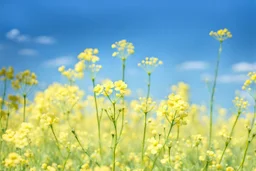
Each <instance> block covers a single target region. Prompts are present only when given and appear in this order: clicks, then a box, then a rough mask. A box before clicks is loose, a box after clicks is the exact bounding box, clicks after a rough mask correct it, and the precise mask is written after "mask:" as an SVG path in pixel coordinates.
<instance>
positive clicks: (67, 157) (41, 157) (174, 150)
mask: <svg viewBox="0 0 256 171" xmlns="http://www.w3.org/2000/svg"><path fill="white" fill-rule="evenodd" d="M210 36H212V37H214V38H215V39H216V40H217V41H218V42H219V43H220V47H219V55H218V58H217V64H216V70H215V77H214V80H213V85H212V89H211V98H210V108H209V110H210V115H209V116H208V112H207V107H206V106H204V105H198V104H193V103H191V100H190V87H189V85H188V84H186V83H184V82H180V83H177V85H172V86H171V92H170V94H169V95H168V94H167V95H166V96H167V98H166V99H163V100H160V101H158V100H156V99H153V97H152V95H151V85H152V84H154V82H153V81H152V80H151V77H152V74H153V72H155V69H156V68H157V67H158V66H160V65H162V64H163V62H162V61H160V60H159V59H158V58H156V57H146V58H145V59H144V60H142V61H141V62H140V63H139V64H138V66H139V67H141V68H142V69H143V70H144V71H145V72H146V74H147V89H146V95H145V96H141V95H140V96H139V98H138V99H137V100H131V101H129V100H127V99H128V98H127V99H126V97H127V96H129V95H130V94H131V91H130V90H129V89H128V85H127V83H126V82H125V81H126V80H128V79H129V78H126V77H125V70H126V62H127V59H128V58H129V57H130V56H131V55H133V54H134V53H135V51H134V45H133V44H132V43H131V42H128V41H126V40H121V41H118V42H116V43H114V44H113V45H112V48H113V49H114V50H115V51H114V52H113V54H112V56H114V57H118V58H119V59H121V62H122V64H121V65H122V72H121V73H122V74H121V78H120V80H117V81H112V80H104V81H102V83H100V84H97V81H98V78H97V73H98V72H99V71H100V70H101V68H102V66H101V65H100V64H99V60H100V58H99V56H98V55H99V50H98V49H97V48H86V49H85V50H84V51H83V52H81V53H80V54H79V55H78V59H77V60H78V61H77V63H76V64H75V65H74V66H73V67H72V68H66V66H60V67H59V68H58V70H59V72H60V73H61V75H63V76H64V77H65V78H66V79H67V84H60V83H53V84H51V85H49V86H48V87H47V88H46V89H45V90H44V91H39V92H36V93H35V97H34V98H33V99H32V98H31V99H28V98H27V97H28V95H30V94H31V93H32V91H33V88H34V87H35V86H36V85H37V84H38V82H37V77H36V74H35V73H32V72H31V71H29V70H25V71H23V72H20V73H18V74H16V75H15V74H14V69H13V68H12V67H9V68H7V69H6V68H2V69H1V70H0V81H1V82H0V83H1V84H2V85H3V87H1V88H2V89H1V90H0V91H1V94H2V96H1V97H0V106H1V110H0V129H1V130H0V170H6V171H11V170H13V171H18V170H29V171H37V170H46V171H66V170H70V171H76V170H78V171H87V170H88V171H93V170H94V171H110V170H112V171H142V170H177V171H183V170H220V171H224V170H225V171H234V170H256V165H255V163H256V158H255V156H256V152H255V149H256V145H255V136H256V127H255V119H256V112H255V111H256V73H255V71H252V72H250V73H249V74H248V79H247V80H245V82H244V84H243V86H242V90H243V91H245V92H247V93H248V94H249V95H250V97H251V98H252V99H253V100H252V101H249V100H248V99H246V98H243V97H241V96H239V95H237V96H235V98H234V100H233V104H234V107H233V110H228V109H226V108H224V107H223V106H221V107H219V108H218V110H216V113H215V112H214V111H215V110H214V106H215V103H214V97H215V89H216V85H217V80H218V79H217V78H218V70H219V63H220V56H221V52H222V44H223V42H224V41H225V40H227V39H229V38H231V37H232V35H231V33H230V32H229V31H228V30H227V29H222V30H219V31H217V32H211V33H210ZM154 74H156V73H154ZM84 77H85V78H89V81H91V83H92V85H93V92H92V93H93V95H89V94H90V93H87V92H86V94H85V92H84V91H83V90H82V88H80V87H79V86H78V85H77V84H76V80H77V79H82V78H84ZM11 88H13V90H16V91H11ZM9 90H10V92H12V94H10V93H9ZM247 100H248V101H247ZM249 102H250V104H249ZM250 106H252V107H253V112H250ZM229 114H233V115H229ZM95 116H96V119H95ZM213 116H214V117H215V118H216V119H214V121H213ZM228 116H230V117H228ZM142 117H143V119H142ZM208 123H209V124H210V125H208ZM96 125H97V126H96ZM208 127H209V129H207V128H208ZM213 130H216V131H213ZM217 130H218V131H217Z"/></svg>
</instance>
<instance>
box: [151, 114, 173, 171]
mask: <svg viewBox="0 0 256 171" xmlns="http://www.w3.org/2000/svg"><path fill="white" fill-rule="evenodd" d="M174 118H175V117H174ZM174 120H175V119H173V120H172V122H171V126H170V129H169V131H168V134H167V137H166V140H165V142H164V145H163V147H162V148H161V149H160V151H159V153H158V155H157V156H156V157H155V160H154V162H153V166H152V168H151V171H152V170H153V169H154V167H155V165H156V161H157V159H158V157H159V156H160V153H161V151H162V150H163V149H164V148H165V146H166V144H167V142H168V138H169V136H170V133H171V131H172V128H173V126H174Z"/></svg>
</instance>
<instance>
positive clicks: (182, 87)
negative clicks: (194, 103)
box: [171, 82, 189, 102]
mask: <svg viewBox="0 0 256 171" xmlns="http://www.w3.org/2000/svg"><path fill="white" fill-rule="evenodd" d="M171 89H172V92H173V93H175V94H178V95H180V96H181V97H182V98H183V100H185V101H186V102H188V100H189V85H188V84H185V83H184V82H179V83H178V84H177V85H173V86H172V87H171Z"/></svg>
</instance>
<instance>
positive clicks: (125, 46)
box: [111, 40, 134, 60]
mask: <svg viewBox="0 0 256 171" xmlns="http://www.w3.org/2000/svg"><path fill="white" fill-rule="evenodd" d="M111 47H112V48H113V49H116V50H117V51H116V52H114V53H113V54H112V56H113V57H119V58H121V59H122V60H125V59H127V58H128V57H129V56H130V55H132V54H134V46H133V44H132V43H130V42H127V41H126V40H120V41H119V42H115V43H114V44H112V46H111Z"/></svg>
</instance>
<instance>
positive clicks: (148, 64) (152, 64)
mask: <svg viewBox="0 0 256 171" xmlns="http://www.w3.org/2000/svg"><path fill="white" fill-rule="evenodd" d="M162 64H163V62H162V61H160V60H159V59H158V58H156V57H150V58H149V57H146V58H145V60H142V61H141V62H140V63H138V66H139V67H141V68H143V69H144V70H145V71H146V72H147V73H148V74H151V73H152V72H153V71H154V70H155V68H156V67H158V66H159V65H162Z"/></svg>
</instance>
